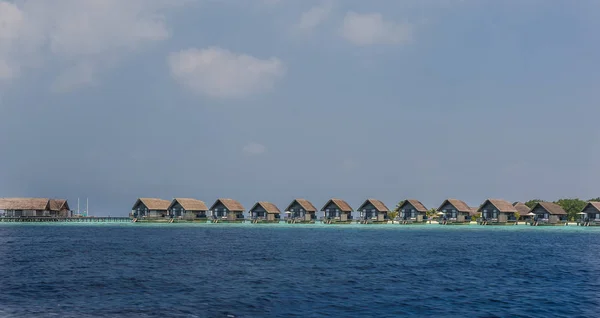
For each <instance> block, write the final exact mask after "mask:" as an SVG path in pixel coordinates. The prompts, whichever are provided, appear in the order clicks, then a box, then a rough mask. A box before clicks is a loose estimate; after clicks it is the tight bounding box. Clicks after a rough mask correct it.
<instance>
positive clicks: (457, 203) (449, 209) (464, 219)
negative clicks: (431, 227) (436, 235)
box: [437, 199, 474, 225]
mask: <svg viewBox="0 0 600 318" xmlns="http://www.w3.org/2000/svg"><path fill="white" fill-rule="evenodd" d="M437 211H438V214H439V215H440V218H439V219H440V221H439V223H440V224H444V225H445V224H470V223H471V215H473V214H474V211H473V210H472V209H471V208H470V207H469V206H468V205H467V204H466V203H465V202H463V201H461V200H457V199H446V200H445V201H444V203H442V205H440V207H439V208H438V209H437Z"/></svg>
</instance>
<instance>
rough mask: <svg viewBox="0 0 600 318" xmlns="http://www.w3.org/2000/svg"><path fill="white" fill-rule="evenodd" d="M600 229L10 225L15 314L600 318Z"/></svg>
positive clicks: (6, 269) (4, 261) (4, 271)
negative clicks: (552, 317) (599, 247)
mask: <svg viewBox="0 0 600 318" xmlns="http://www.w3.org/2000/svg"><path fill="white" fill-rule="evenodd" d="M598 243H600V229H596V228H577V227H574V226H568V227H558V228H541V227H527V226H512V227H503V228H493V227H479V226H474V225H472V226H456V227H452V226H446V227H444V226H437V225H427V226H400V225H384V226H369V225H367V226H365V225H362V226H360V225H356V226H343V225H342V226H335V225H333V226H325V225H312V226H308V225H298V226H286V225H251V224H245V225H228V224H223V225H219V224H214V225H176V224H168V225H139V224H113V225H110V224H101V225H84V224H80V225H0V268H1V271H0V316H2V317H48V316H56V317H228V316H229V317H265V316H268V317H327V316H330V317H397V316H410V315H412V316H420V317H425V316H447V317H549V316H555V317H594V316H598V315H599V314H600V307H599V305H600V296H599V295H600V294H599V292H600V258H599V257H598V256H599V254H600V252H599V250H598V246H599V244H598Z"/></svg>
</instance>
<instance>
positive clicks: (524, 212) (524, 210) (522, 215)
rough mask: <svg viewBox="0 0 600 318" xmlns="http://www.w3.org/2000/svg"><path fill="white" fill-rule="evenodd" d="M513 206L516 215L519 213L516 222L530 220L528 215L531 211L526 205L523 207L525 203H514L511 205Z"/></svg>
mask: <svg viewBox="0 0 600 318" xmlns="http://www.w3.org/2000/svg"><path fill="white" fill-rule="evenodd" d="M513 206H514V207H515V209H517V213H519V219H518V221H523V220H527V219H529V218H530V215H529V213H530V212H531V209H530V208H529V207H528V206H527V205H525V203H523V202H515V203H513Z"/></svg>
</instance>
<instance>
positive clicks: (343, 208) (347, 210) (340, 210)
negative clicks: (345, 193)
mask: <svg viewBox="0 0 600 318" xmlns="http://www.w3.org/2000/svg"><path fill="white" fill-rule="evenodd" d="M321 211H322V212H324V217H323V222H324V223H327V224H332V223H351V222H352V208H351V207H350V205H349V204H348V203H346V201H344V200H342V199H330V200H329V201H327V203H325V205H324V206H323V208H322V209H321Z"/></svg>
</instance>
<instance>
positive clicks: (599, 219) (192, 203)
mask: <svg viewBox="0 0 600 318" xmlns="http://www.w3.org/2000/svg"><path fill="white" fill-rule="evenodd" d="M356 211H357V212H358V214H359V217H358V218H357V219H356V220H355V219H354V216H353V212H354V209H353V208H352V207H351V206H350V205H349V204H348V203H347V202H346V201H344V200H342V199H336V198H333V199H330V200H328V201H327V203H325V205H323V207H322V208H321V209H320V212H322V217H320V218H317V212H318V210H317V208H316V207H315V206H314V205H313V204H312V203H311V202H310V201H308V200H306V199H294V200H293V201H292V202H291V203H290V204H289V205H288V206H287V207H286V209H285V212H284V214H285V216H284V217H283V218H282V217H281V214H282V213H281V211H280V210H279V208H278V207H277V206H276V205H275V204H273V203H271V202H266V201H259V202H256V203H255V204H254V205H253V206H252V208H250V210H248V216H249V219H250V221H251V222H252V223H263V222H266V223H279V222H280V221H282V220H284V221H285V222H287V223H315V222H316V221H317V219H319V220H320V221H321V222H323V223H326V224H333V223H353V222H358V223H362V224H369V223H387V222H388V221H398V223H400V224H423V223H426V222H431V221H432V219H434V218H435V219H437V222H439V223H440V224H444V225H451V224H455V225H459V224H471V222H472V221H473V220H474V219H475V220H476V223H477V224H480V225H515V224H518V222H523V223H525V224H530V225H566V224H567V213H566V212H565V210H564V209H563V208H562V207H561V206H559V205H558V204H555V203H551V202H539V203H537V204H536V205H535V206H534V207H533V208H532V209H530V208H529V207H528V206H526V205H525V204H524V203H521V202H514V203H510V202H508V201H506V200H501V199H487V200H485V201H484V202H483V203H482V204H481V205H480V206H479V207H471V206H469V205H467V204H466V203H465V202H464V201H461V200H457V199H446V200H444V202H443V203H442V204H441V205H440V206H439V207H438V208H437V210H436V212H437V213H436V215H435V216H428V215H427V211H428V209H427V208H426V207H425V205H423V203H421V202H420V201H419V200H415V199H408V200H404V201H402V203H401V204H400V206H398V207H397V211H398V215H397V216H396V217H395V218H394V219H393V220H392V219H391V218H389V215H388V213H389V211H390V210H389V209H388V207H387V206H386V205H385V204H384V203H383V202H381V201H380V200H376V199H367V200H365V201H364V202H363V203H362V204H361V205H360V206H359V207H358V209H357V210H356ZM244 213H245V209H244V206H243V205H242V204H241V203H240V202H238V201H236V200H233V199H224V198H222V199H217V200H216V201H215V202H214V203H213V205H212V206H211V207H210V208H209V207H208V206H207V205H206V204H205V203H204V202H203V201H201V200H197V199H190V198H175V199H173V200H172V201H168V200H162V199H156V198H139V199H137V200H136V202H135V204H134V205H133V208H132V211H131V214H130V217H131V218H132V219H133V221H134V222H138V221H167V222H176V221H177V222H178V221H207V220H210V221H211V222H215V223H218V222H242V221H245V220H246V217H245V214H244ZM580 214H581V220H580V222H579V223H580V224H581V225H600V203H598V202H590V203H588V204H587V205H586V207H585V209H584V210H583V211H582V212H581V213H580Z"/></svg>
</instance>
